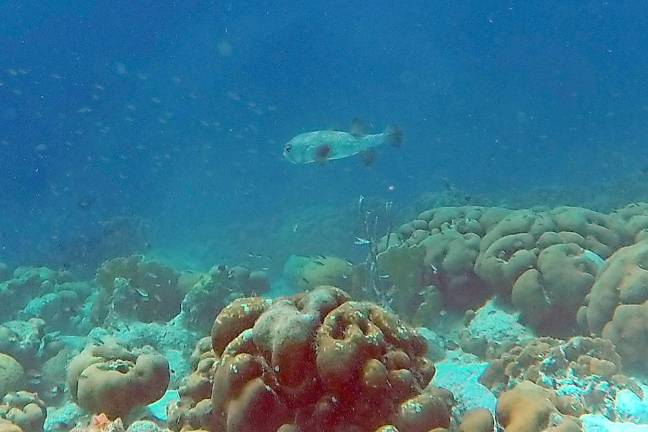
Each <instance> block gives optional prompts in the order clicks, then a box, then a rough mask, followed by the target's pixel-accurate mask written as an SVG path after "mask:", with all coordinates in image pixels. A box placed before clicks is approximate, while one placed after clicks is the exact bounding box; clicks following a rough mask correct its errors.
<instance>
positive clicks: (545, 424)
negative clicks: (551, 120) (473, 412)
mask: <svg viewBox="0 0 648 432" xmlns="http://www.w3.org/2000/svg"><path fill="white" fill-rule="evenodd" d="M574 414H578V413H577V412H575V411H574V410H573V409H572V407H571V405H570V401H569V400H568V399H566V398H561V397H559V396H557V395H556V394H555V393H554V392H552V391H551V390H547V389H545V388H542V387H540V386H538V385H536V384H534V383H532V382H530V381H522V382H521V383H519V384H518V385H517V386H515V387H514V388H513V389H512V390H508V391H506V392H504V393H503V394H502V396H500V398H499V399H498V400H497V421H498V423H499V424H500V425H501V426H502V427H503V428H504V432H543V431H552V432H582V428H581V425H580V422H579V421H577V420H576V419H575V418H574V417H573V415H574Z"/></svg>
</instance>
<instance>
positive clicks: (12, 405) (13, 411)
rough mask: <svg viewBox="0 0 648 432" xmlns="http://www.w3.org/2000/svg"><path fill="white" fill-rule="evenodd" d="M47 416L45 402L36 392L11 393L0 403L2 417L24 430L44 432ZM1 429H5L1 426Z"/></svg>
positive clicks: (0, 415) (0, 416)
mask: <svg viewBox="0 0 648 432" xmlns="http://www.w3.org/2000/svg"><path fill="white" fill-rule="evenodd" d="M45 417H47V408H46V406H45V402H43V401H42V400H40V399H39V398H38V396H37V395H36V394H35V393H29V392H26V391H19V392H16V393H9V394H8V395H6V396H5V397H4V398H3V399H2V403H0V418H1V419H4V420H7V421H9V422H11V423H12V424H13V425H15V426H17V427H19V428H20V429H21V430H24V431H28V432H42V431H43V425H44V424H45ZM0 430H3V429H2V428H1V427H0ZM9 430H11V429H9Z"/></svg>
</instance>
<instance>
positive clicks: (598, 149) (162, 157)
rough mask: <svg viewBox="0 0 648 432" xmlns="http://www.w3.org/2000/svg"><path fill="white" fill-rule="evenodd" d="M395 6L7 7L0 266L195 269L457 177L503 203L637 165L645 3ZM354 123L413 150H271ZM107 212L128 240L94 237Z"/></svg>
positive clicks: (643, 101)
mask: <svg viewBox="0 0 648 432" xmlns="http://www.w3.org/2000/svg"><path fill="white" fill-rule="evenodd" d="M400 3H403V2H385V1H372V2H355V1H345V2H342V1H326V2H324V1H321V2H304V3H303V4H301V3H297V2H269V1H237V2H207V1H204V2H199V1H182V2H167V1H138V2H130V1H129V2H127V1H110V2H108V1H94V2H93V1H57V2H35V1H21V2H2V4H0V17H1V18H0V47H2V48H1V52H2V55H1V56H0V82H1V83H2V86H0V151H2V153H1V155H2V156H1V158H0V172H1V173H2V175H0V199H1V200H2V220H3V223H2V225H1V226H0V247H1V248H2V249H1V250H0V257H2V259H4V260H6V261H10V262H12V263H14V264H22V263H31V264H35V263H43V264H48V263H54V264H63V265H80V266H81V267H83V266H86V267H87V270H89V271H90V272H92V271H94V268H96V265H97V263H98V262H100V261H101V259H102V258H105V256H103V255H106V254H108V255H109V254H111V253H118V252H119V253H121V252H131V251H142V250H155V251H158V253H162V252H160V251H163V250H168V251H174V252H173V254H176V256H182V257H185V258H186V260H187V261H188V262H198V263H199V264H200V263H207V262H213V261H216V260H218V259H228V258H230V259H238V258H240V256H242V254H244V253H245V252H248V249H250V248H256V247H258V248H261V249H263V247H261V246H259V245H262V244H263V240H262V239H263V238H268V240H267V241H266V242H270V241H272V240H270V238H271V237H264V236H268V235H269V234H271V233H272V232H275V231H277V230H279V229H280V228H281V227H282V226H284V225H288V226H290V225H292V223H291V220H290V217H291V215H295V214H303V212H304V211H306V209H308V211H309V212H310V213H308V214H310V215H312V216H310V218H314V219H317V217H318V216H317V211H316V210H317V209H319V208H321V209H322V212H326V214H330V213H331V212H333V213H335V209H336V208H348V207H349V206H350V207H352V206H353V205H354V203H355V202H356V200H357V199H358V197H359V196H360V195H364V196H368V197H374V198H376V199H381V200H391V201H394V202H395V203H396V205H397V206H400V207H405V206H407V205H409V203H411V202H413V201H414V200H416V199H417V197H419V196H421V194H424V193H427V192H434V191H443V190H444V189H447V187H448V184H451V185H452V187H453V188H456V189H458V190H461V191H462V193H464V192H465V194H467V195H470V196H486V197H489V199H492V200H495V201H498V202H499V201H501V202H512V203H514V202H515V199H516V195H524V194H528V193H529V192H528V191H531V190H533V188H537V187H549V186H551V187H557V188H559V189H566V190H567V189H571V188H575V189H579V188H585V189H588V188H597V187H600V186H601V185H605V184H610V183H613V182H615V181H618V180H619V179H623V178H625V177H626V176H628V175H635V174H639V173H641V169H642V168H643V167H644V166H645V164H646V163H647V162H648V161H647V160H646V156H645V144H644V142H645V139H646V136H647V132H648V121H646V119H647V117H648V80H647V79H646V75H645V71H646V70H648V56H646V55H645V53H646V50H647V48H648V33H647V32H646V31H645V29H646V28H648V9H647V8H646V7H645V5H643V4H642V3H641V2H631V1H616V2H606V1H594V0H592V1H584V2H564V1H544V2H522V1H468V2H455V1H443V2H440V1H434V2H430V1H408V2H404V3H405V4H404V5H403V4H400ZM354 117H359V118H362V119H363V120H364V121H365V122H366V123H367V124H368V125H369V129H371V130H373V131H381V130H382V129H383V128H384V127H385V126H386V125H387V124H398V125H399V126H400V127H401V128H402V129H403V130H404V131H405V144H404V145H403V146H402V148H400V149H392V148H385V149H381V151H380V154H379V156H378V158H377V160H376V163H375V164H374V165H373V166H372V167H370V168H367V167H364V166H363V165H362V163H361V161H360V160H359V159H358V158H349V159H347V160H342V161H336V162H334V163H329V164H326V165H325V166H313V165H309V166H294V165H291V164H289V163H288V162H286V161H285V160H283V159H282V156H281V148H282V145H283V143H285V142H286V141H287V140H288V139H290V138H291V137H292V136H294V135H296V134H298V133H301V132H305V131H309V130H316V129H325V128H336V129H345V128H348V126H349V124H350V122H351V120H352V119H353V118H354ZM639 178H640V180H641V179H643V177H639ZM628 198H629V199H632V200H640V199H642V198H644V199H645V197H642V196H632V197H628ZM538 201H542V199H541V198H538ZM526 202H528V200H527V201H526ZM537 204H542V202H538V203H537ZM574 204H578V203H577V202H575V203H574ZM583 204H587V203H583ZM312 209H315V210H312ZM331 209H333V210H331ZM116 217H126V218H128V219H125V220H126V222H124V223H125V224H126V225H127V227H126V228H122V230H123V232H124V233H125V234H122V237H119V238H120V239H123V240H124V243H123V244H121V243H119V240H117V244H113V243H115V240H114V239H111V240H106V237H109V236H108V235H107V234H106V232H105V229H106V227H105V225H101V224H100V221H109V220H114V218H116ZM308 218H309V217H308V216H307V217H306V219H308ZM302 219H303V217H302ZM300 220H301V219H300ZM128 221H130V222H128ZM296 223H297V222H296ZM129 224H130V225H129ZM140 229H141V230H142V231H146V232H145V233H140V231H139V230H140ZM140 234H141V238H140V237H139V235H140ZM126 240H128V241H126ZM321 240H323V239H319V238H317V237H316V236H315V237H314V238H313V239H312V242H313V243H317V242H319V241H321ZM129 241H130V243H129ZM107 242H108V243H110V242H112V243H111V244H106V243H107ZM246 242H248V243H249V244H250V246H247V245H243V244H242V243H246ZM275 246H277V247H279V245H267V244H266V245H265V252H267V251H268V250H270V251H271V250H272V249H273V248H274V247H275ZM102 250H105V253H104V252H102ZM295 252H297V253H299V252H300V251H299V250H297V251H295ZM330 252H336V251H330ZM169 253H171V252H169ZM341 253H342V254H344V253H346V251H341Z"/></svg>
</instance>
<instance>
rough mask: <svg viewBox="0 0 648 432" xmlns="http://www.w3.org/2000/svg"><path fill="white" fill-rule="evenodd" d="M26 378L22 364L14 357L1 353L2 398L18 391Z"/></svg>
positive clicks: (0, 387) (0, 386)
mask: <svg viewBox="0 0 648 432" xmlns="http://www.w3.org/2000/svg"><path fill="white" fill-rule="evenodd" d="M24 376H25V371H24V370H23V368H22V366H21V365H20V363H18V362H17V361H16V359H14V358H13V357H11V356H9V355H7V354H2V353H0V397H2V396H4V395H5V394H7V393H9V392H11V391H13V390H17V389H18V387H19V386H20V385H21V384H22V382H23V379H24Z"/></svg>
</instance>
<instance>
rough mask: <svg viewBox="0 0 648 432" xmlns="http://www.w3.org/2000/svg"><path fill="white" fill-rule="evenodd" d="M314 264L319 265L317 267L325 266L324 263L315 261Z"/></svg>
mask: <svg viewBox="0 0 648 432" xmlns="http://www.w3.org/2000/svg"><path fill="white" fill-rule="evenodd" d="M313 262H314V263H315V264H317V265H321V266H323V265H324V263H323V262H322V261H313Z"/></svg>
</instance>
